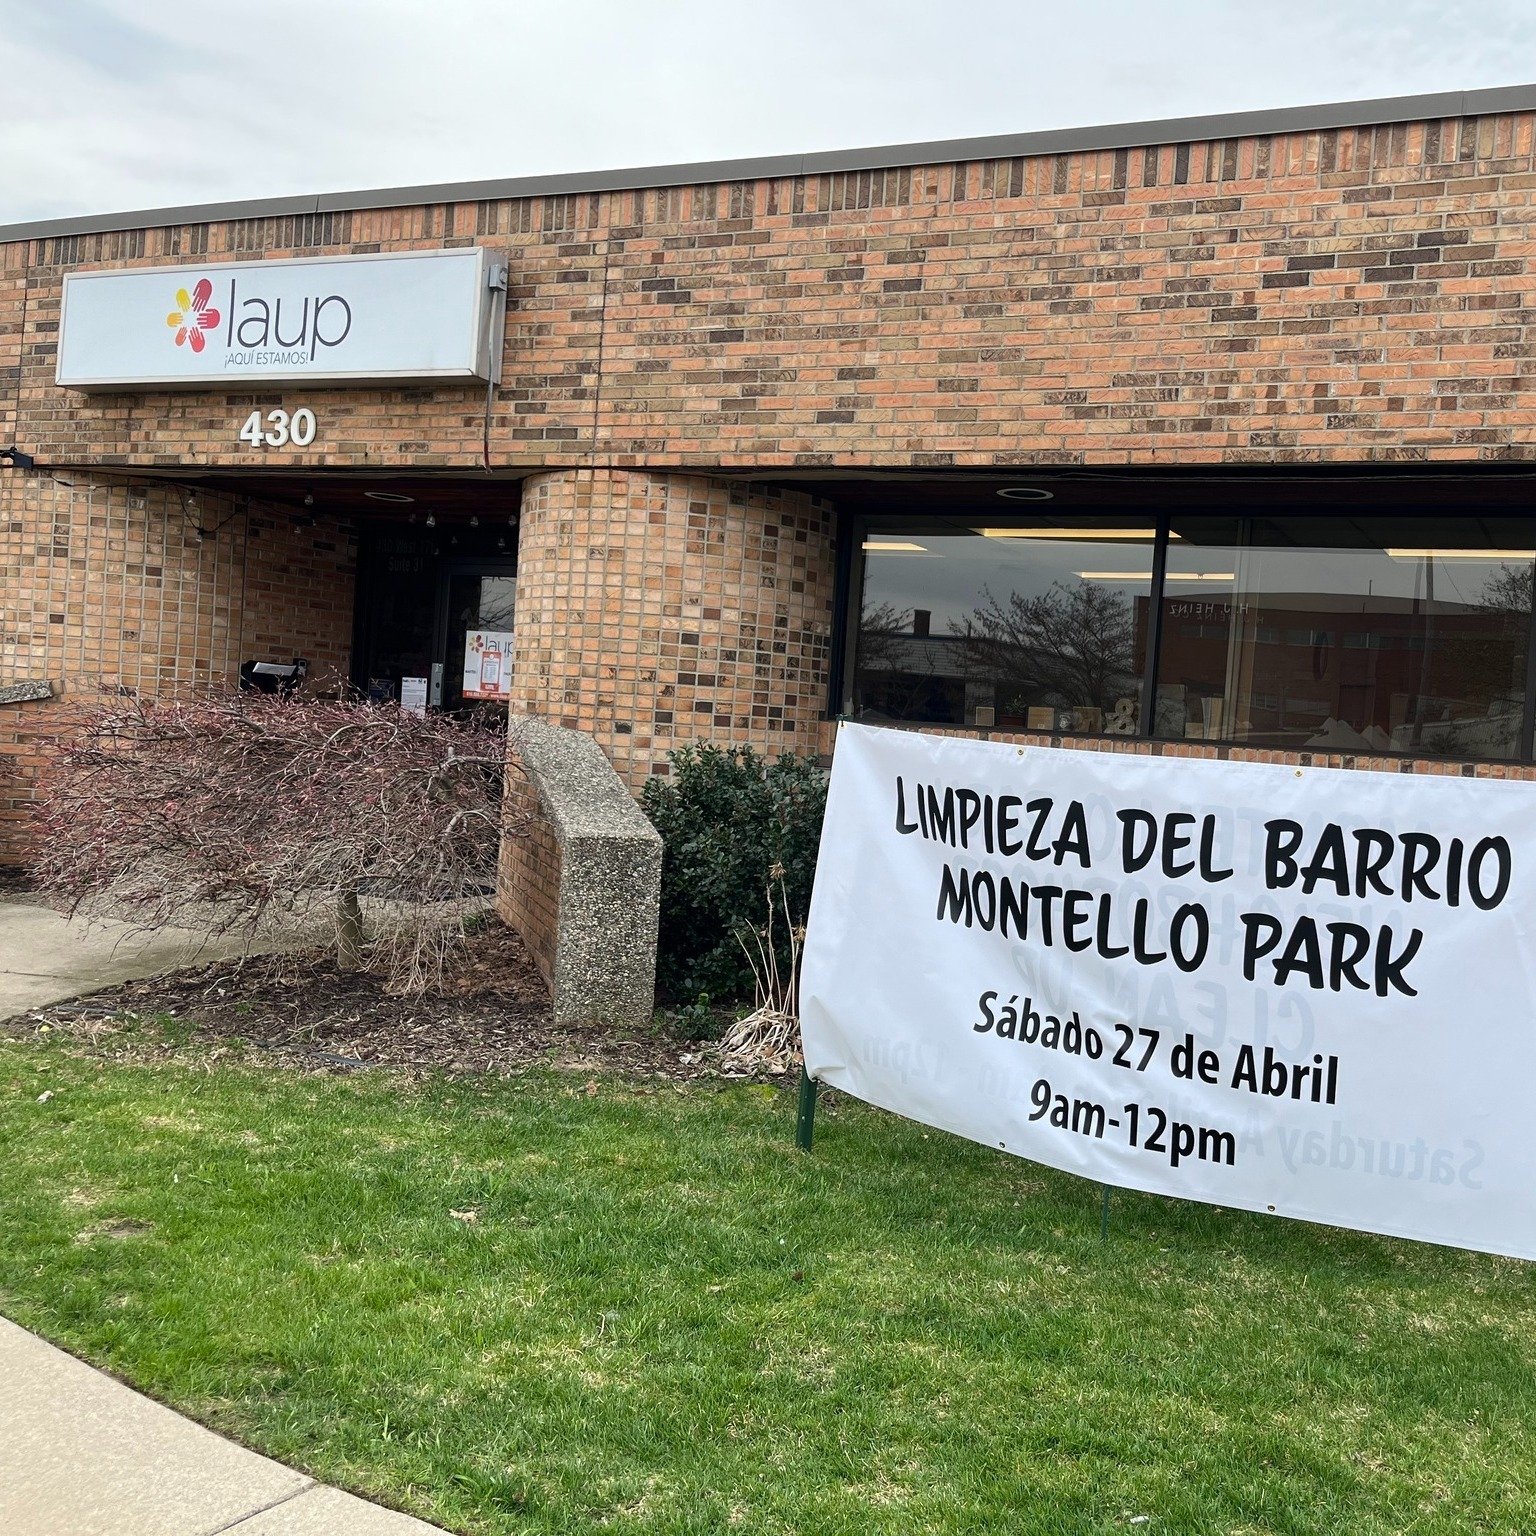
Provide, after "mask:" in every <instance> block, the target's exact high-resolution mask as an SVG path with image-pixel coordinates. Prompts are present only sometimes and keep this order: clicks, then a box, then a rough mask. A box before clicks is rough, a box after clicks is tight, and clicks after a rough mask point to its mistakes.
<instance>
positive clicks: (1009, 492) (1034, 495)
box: [997, 485, 1056, 501]
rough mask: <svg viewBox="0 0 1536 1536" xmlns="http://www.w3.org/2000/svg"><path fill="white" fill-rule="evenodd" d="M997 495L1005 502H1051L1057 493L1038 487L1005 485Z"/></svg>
mask: <svg viewBox="0 0 1536 1536" xmlns="http://www.w3.org/2000/svg"><path fill="white" fill-rule="evenodd" d="M997 494H998V495H999V496H1001V497H1002V498H1003V500H1004V501H1049V500H1050V499H1051V498H1052V497H1053V496H1054V495H1055V494H1056V492H1055V491H1048V490H1046V489H1045V488H1044V487H1043V486H1038V485H1005V486H1004V487H1003V488H1002V490H1000V491H999V492H998V493H997Z"/></svg>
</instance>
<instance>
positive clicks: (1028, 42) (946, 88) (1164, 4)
mask: <svg viewBox="0 0 1536 1536" xmlns="http://www.w3.org/2000/svg"><path fill="white" fill-rule="evenodd" d="M0 38H3V40H4V41H3V51H0V61H3V73H0V222H4V221H15V220H22V219H34V218H48V217H54V216H59V215H65V214H73V213H102V212H112V211H117V210H123V209H134V208H150V207H157V206H165V205H168V204H177V203H192V202H205V201H216V200H221V199H226V198H241V197H264V196H273V195H281V194H288V193H307V192H308V193H312V192H324V191H351V190H355V189H359V188H367V187H381V186H382V187H387V186H400V185H406V184H410V183H417V182H435V181H462V180H468V179H474V178H480V177H496V176H518V175H527V174H533V173H537V172H544V171H565V170H597V169H603V168H607V167H614V166H624V165H646V164H657V163H665V162H673V161H686V160H707V159H714V158H719V157H722V156H734V155H756V154H770V153H780V152H790V151H800V150H818V149H838V148H848V147H852V146H854V145H861V144H887V143H897V142H901V141H905V140H917V139H935V138H951V137H958V136H962V135H968V134H986V133H1009V132H1019V131H1023V130H1027V129H1033V128H1059V127H1069V126H1071V125H1074V124H1087V123H1105V122H1121V121H1127V120H1134V119H1141V118H1154V117H1176V116H1183V115H1188V114H1194V113H1203V112H1227V111H1238V110H1242V109H1245V108H1254V107H1273V106H1293V105H1299V104H1302V103H1305V102H1322V101H1340V100H1349V99H1355V98H1360V97H1372V96H1397V95H1405V94H1409V93H1414V92H1420V91H1444V90H1465V89H1475V88H1477V87H1481V86H1490V85H1515V84H1521V83H1524V82H1527V81H1531V80H1536V3H1532V0H1477V3H1461V0H1280V3H1270V4H1264V5H1259V4H1253V3H1249V0H1050V3H1044V0H1011V3H1010V0H0Z"/></svg>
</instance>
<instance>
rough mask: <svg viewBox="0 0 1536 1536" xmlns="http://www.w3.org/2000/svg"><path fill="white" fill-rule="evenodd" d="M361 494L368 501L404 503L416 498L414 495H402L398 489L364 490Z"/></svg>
mask: <svg viewBox="0 0 1536 1536" xmlns="http://www.w3.org/2000/svg"><path fill="white" fill-rule="evenodd" d="M363 495H364V496H366V497H367V498H368V499H369V501H393V502H400V503H406V502H412V501H415V500H416V498H415V497H414V496H405V495H402V494H401V492H399V491H364V492H363Z"/></svg>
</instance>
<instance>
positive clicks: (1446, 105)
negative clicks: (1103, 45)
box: [0, 84, 1536, 244]
mask: <svg viewBox="0 0 1536 1536" xmlns="http://www.w3.org/2000/svg"><path fill="white" fill-rule="evenodd" d="M1531 111H1536V84H1531V85H1504V86H1492V87H1488V88H1485V89H1482V90H1476V91H1439V92H1434V93H1431V94H1428V95H1419V96H1387V97H1377V98H1373V99H1371V100H1366V101H1339V102H1325V103H1319V104H1315V105H1309V106H1301V107H1267V108H1262V109H1260V110H1257V111H1251V112H1218V113H1213V114H1208V115H1205V116H1199V117H1169V118H1156V119H1152V120H1150V121H1147V122H1138V123H1106V124H1101V125H1098V126H1094V127H1081V128H1049V129H1043V130H1036V131H1034V132H1030V133H1001V134H990V135H986V136H982V137H979V138H964V139H934V140H929V141H926V142H922V143H914V144H886V145H876V146H872V147H869V148H865V149H837V150H823V151H819V152H813V153H809V154H786V155H759V156H754V157H748V158H745V159H734V160H700V161H690V162H687V163H684V164H681V165H648V166H634V167H628V168H623V169H617V170H607V171H567V172H555V173H553V174H549V175H536V176H513V177H508V178H503V179H497V180H488V181H458V182H440V183H433V184H430V185H424V186H412V187H379V188H373V189H369V190H366V191H359V192H325V193H316V194H305V195H302V196H295V197H263V198H251V199H244V200H236V201H232V202H222V203H192V204H187V205H185V206H182V207H176V208H151V209H142V210H136V211H132V212H126V213H101V214H84V215H79V216H75V217H67V218H59V219H37V220H32V221H30V222H25V223H19V224H4V225H0V244H11V243H15V242H19V241H22V240H39V239H51V238H54V237H57V236H60V235H93V234H105V233H109V232H113V231H117V230H127V229H164V228H167V227H169V226H171V225H176V224H203V223H217V222H222V221H226V220H230V219H265V218H283V217H291V216H294V215H304V214H321V213H348V212H359V211H362V210H366V209H375V208H418V207H422V206H425V205H427V204H435V203H476V202H500V201H506V200H508V199H512V198H523V197H541V196H559V195H561V194H564V193H573V192H621V191H631V190H635V189H639V188H646V187H680V186H697V185H701V184H705V183H709V182H719V181H764V180H772V179H775V178H778V177H785V176H820V175H827V174H830V173H834V172H838V171H874V170H900V169H903V168H905V167H909V166H917V165H950V164H954V163H957V162H961V161H968V160H1013V159H1024V158H1027V157H1029V156H1032V155H1051V154H1070V153H1072V152H1074V151H1091V150H1104V149H1142V148H1152V147H1154V146H1162V145H1168V144H1191V143H1198V142H1203V141H1206V140H1211V139H1234V138H1254V137H1257V136H1260V135H1266V134H1274V133H1309V132H1316V131H1318V130H1327V129H1332V128H1364V127H1377V126H1383V125H1386V124H1389V123H1408V122H1429V121H1434V120H1436V119H1442V118H1459V117H1486V116H1489V115H1490V114H1493V113H1498V112H1531Z"/></svg>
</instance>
